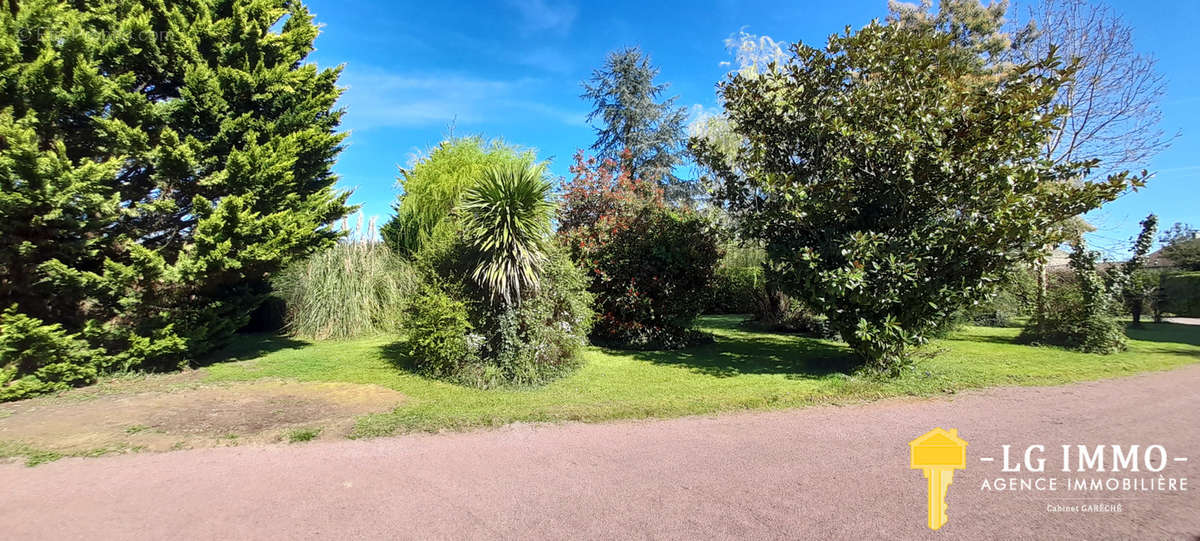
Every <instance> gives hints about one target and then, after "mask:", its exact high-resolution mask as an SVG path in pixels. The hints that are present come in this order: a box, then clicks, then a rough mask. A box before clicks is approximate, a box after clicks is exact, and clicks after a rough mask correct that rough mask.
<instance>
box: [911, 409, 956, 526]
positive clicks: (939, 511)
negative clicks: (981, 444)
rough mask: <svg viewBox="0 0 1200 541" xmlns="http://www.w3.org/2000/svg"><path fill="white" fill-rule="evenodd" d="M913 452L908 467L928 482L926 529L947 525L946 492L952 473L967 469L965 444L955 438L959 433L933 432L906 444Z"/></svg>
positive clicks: (953, 430)
mask: <svg viewBox="0 0 1200 541" xmlns="http://www.w3.org/2000/svg"><path fill="white" fill-rule="evenodd" d="M908 447H909V449H910V450H911V452H912V458H911V460H910V464H909V466H910V467H911V468H912V469H914V470H924V471H925V478H926V479H928V480H929V494H928V496H929V529H930V530H937V529H939V528H941V527H942V526H944V525H946V521H947V520H949V518H948V517H946V490H948V489H949V488H950V483H953V482H954V470H956V469H959V470H961V469H964V468H966V467H967V442H966V441H964V440H962V439H960V438H959V437H958V429H957V428H951V429H950V430H943V429H941V428H935V429H933V430H930V431H929V432H926V433H925V434H924V435H922V436H921V437H919V438H917V439H915V440H913V441H910V442H908Z"/></svg>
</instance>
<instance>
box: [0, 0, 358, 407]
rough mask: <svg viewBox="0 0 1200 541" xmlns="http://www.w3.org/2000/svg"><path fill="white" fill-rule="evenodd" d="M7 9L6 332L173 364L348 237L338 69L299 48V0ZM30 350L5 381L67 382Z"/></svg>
mask: <svg viewBox="0 0 1200 541" xmlns="http://www.w3.org/2000/svg"><path fill="white" fill-rule="evenodd" d="M0 27H2V30H0V309H3V310H5V311H6V312H5V316H6V319H5V320H6V321H21V322H22V325H4V321H0V344H5V343H21V341H20V339H19V338H20V337H14V336H6V335H5V333H9V334H11V333H15V332H18V331H19V330H20V329H27V328H29V321H30V320H31V319H32V320H36V321H39V322H40V324H41V325H43V326H46V327H52V330H53V332H46V331H43V332H40V333H38V336H41V337H45V340H57V339H60V338H61V339H62V340H66V341H70V342H71V344H70V349H71V350H72V351H78V350H79V346H78V344H79V343H80V341H81V340H82V341H84V342H86V343H87V347H88V348H94V349H89V351H93V352H94V354H90V355H86V356H82V355H80V356H75V357H73V358H81V359H87V360H86V361H79V362H88V363H92V364H93V365H94V366H92V367H91V368H94V369H96V370H98V371H100V372H103V371H105V370H111V369H119V368H130V367H142V368H161V367H173V366H178V365H179V364H180V363H183V362H185V360H186V359H187V358H188V357H189V356H192V355H197V354H201V353H203V352H205V351H207V350H209V349H211V348H213V347H215V346H217V345H219V344H220V343H221V342H222V340H223V339H224V338H226V337H228V336H229V335H230V334H231V333H232V332H233V331H234V330H236V329H237V328H238V327H240V326H242V325H243V324H244V323H245V321H246V320H247V318H248V315H249V313H250V311H252V310H253V309H254V308H255V307H256V306H257V305H258V304H259V303H260V302H261V300H262V298H263V297H264V295H265V294H266V293H267V292H268V291H269V286H268V285H267V278H268V276H269V275H270V274H271V273H273V272H275V271H277V270H278V269H280V268H281V267H282V266H283V265H286V264H287V263H289V262H290V261H292V260H294V259H296V258H298V257H303V256H305V255H307V254H309V253H311V252H313V251H314V250H317V249H319V248H322V247H325V246H328V245H330V244H332V243H333V242H334V241H335V239H336V237H337V233H336V232H334V231H333V230H331V229H330V228H329V227H328V225H329V224H330V223H331V222H332V221H334V220H336V219H337V218H339V217H341V216H343V215H345V214H346V213H347V212H348V210H349V209H348V208H347V207H346V204H345V203H346V199H347V197H348V194H346V193H338V192H336V191H335V190H334V189H333V184H334V182H335V181H336V177H335V176H334V175H333V173H332V172H331V166H332V164H333V161H334V159H335V158H336V156H337V154H338V152H339V151H340V149H341V142H342V139H343V137H344V134H342V133H338V132H337V126H338V123H339V120H340V117H341V114H342V113H341V111H340V110H338V109H335V108H334V103H335V101H336V100H337V98H338V95H339V93H340V92H341V89H340V88H339V87H338V86H337V79H338V75H339V73H340V69H319V68H317V66H315V65H313V64H311V63H308V64H306V63H305V62H304V60H305V58H306V57H307V55H308V54H309V53H310V52H311V51H312V50H313V40H314V39H315V38H316V36H317V27H316V25H314V24H313V17H312V15H311V14H310V13H309V12H308V10H307V9H305V7H304V6H303V5H301V3H300V2H298V1H294V0H181V1H172V2H160V1H154V0H103V1H96V2H86V3H84V2H61V1H57V0H29V1H25V2H21V4H20V6H19V9H18V10H15V11H8V10H5V11H3V12H0ZM63 348H66V346H62V348H60V349H63ZM46 350H47V351H54V350H55V349H54V348H47V349H46ZM19 353H20V352H19V351H15V352H14V351H8V350H5V349H4V348H0V386H3V387H10V388H16V387H18V386H17V385H16V383H17V382H20V383H21V385H20V388H22V389H27V390H28V392H29V393H33V392H38V390H39V389H42V388H52V387H53V385H54V384H55V381H54V380H55V378H56V375H55V374H56V373H57V372H61V370H59V371H57V372H56V370H50V369H47V368H46V366H53V362H54V361H55V360H53V359H46V360H43V361H41V362H42V364H44V365H46V366H37V364H38V363H31V362H24V361H22V362H21V363H20V364H21V366H16V365H15V364H14V363H16V362H17V361H16V360H15V359H18V358H20V356H19V355H18V354H19Z"/></svg>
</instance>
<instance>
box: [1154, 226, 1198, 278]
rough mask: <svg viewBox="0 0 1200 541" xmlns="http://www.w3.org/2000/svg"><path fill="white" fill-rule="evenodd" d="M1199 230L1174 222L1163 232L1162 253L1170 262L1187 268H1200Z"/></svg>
mask: <svg viewBox="0 0 1200 541" xmlns="http://www.w3.org/2000/svg"><path fill="white" fill-rule="evenodd" d="M1198 233H1200V232H1197V231H1196V230H1195V229H1193V228H1192V227H1191V226H1189V225H1187V224H1183V223H1178V222H1177V223H1175V225H1173V226H1171V228H1170V229H1168V230H1166V231H1165V232H1163V235H1162V237H1161V239H1160V240H1161V241H1162V242H1163V243H1164V244H1166V246H1164V247H1163V250H1162V255H1163V256H1164V257H1166V258H1167V259H1168V260H1170V261H1171V263H1172V264H1174V265H1178V266H1180V267H1183V268H1185V269H1187V270H1200V234H1198Z"/></svg>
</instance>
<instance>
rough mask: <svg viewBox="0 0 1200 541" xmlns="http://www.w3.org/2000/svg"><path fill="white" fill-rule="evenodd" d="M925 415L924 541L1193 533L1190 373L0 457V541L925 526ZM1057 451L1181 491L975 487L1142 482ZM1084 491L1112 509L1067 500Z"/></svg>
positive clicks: (823, 531) (1194, 391) (670, 535)
mask: <svg viewBox="0 0 1200 541" xmlns="http://www.w3.org/2000/svg"><path fill="white" fill-rule="evenodd" d="M935 426H942V427H945V428H957V429H958V431H959V435H960V436H962V437H963V438H964V439H966V440H967V441H968V442H969V447H968V454H967V457H968V467H967V469H965V470H960V471H958V472H957V473H956V474H955V476H954V484H953V485H951V488H950V496H949V499H948V503H949V511H948V514H949V517H950V521H949V523H948V524H947V525H946V526H945V527H943V528H942V530H941V531H939V532H937V533H936V536H937V537H938V538H947V539H950V538H1010V539H1012V538H1046V537H1056V538H1058V537H1075V538H1132V537H1137V538H1179V539H1195V538H1196V536H1197V535H1200V486H1198V485H1200V471H1198V468H1200V366H1190V367H1186V368H1182V369H1179V370H1175V371H1171V372H1162V373H1155V374H1148V375H1142V376H1136V377H1131V378H1125V379H1119V380H1109V381H1103V382H1092V383H1082V384H1074V385H1068V386H1063V387H1053V388H1005V389H993V390H988V391H982V392H974V393H965V394H962V395H958V396H956V397H953V398H949V399H937V400H887V401H881V402H877V403H874V404H869V405H864V406H853V407H819V408H810V409H804V410H794V411H785V412H771V413H754V414H739V415H728V416H720V417H715V418H685V419H675V420H667V421H640V422H621V423H611V424H598V425H585V424H571V425H561V426H536V427H532V426H517V427H510V428H507V429H502V430H494V431H484V432H473V433H465V434H445V435H417V436H404V437H397V438H386V439H375V440H364V441H336V442H319V443H313V444H306V445H291V446H283V445H275V446H265V447H235V448H214V449H199V450H194V451H184V452H176V453H165V454H141V455H124V456H118V457H112V458H101V459H89V460H84V459H66V460H62V461H59V462H55V463H52V464H47V465H44V466H40V467H37V468H26V467H24V466H21V465H14V464H10V465H4V466H0V524H2V525H3V526H0V528H2V529H0V535H3V537H6V538H12V539H116V538H124V539H129V538H141V539H172V538H201V539H296V538H420V539H435V538H442V539H449V538H456V539H461V538H511V539H527V538H535V539H536V538H558V539H568V538H569V539H592V538H656V539H697V538H714V537H715V538H793V539H794V538H829V537H835V538H882V537H897V536H898V537H901V538H913V537H919V538H930V539H932V538H934V534H931V532H929V531H928V530H927V529H925V479H924V478H922V475H921V473H920V472H919V471H917V470H910V469H908V460H909V457H908V452H909V451H908V442H909V441H910V440H912V439H913V438H915V437H916V436H918V435H920V434H922V433H924V432H925V431H927V430H929V429H931V428H933V427H935ZM1003 444H1011V445H1012V446H1013V449H1014V456H1013V458H1014V459H1020V458H1021V455H1022V454H1023V450H1024V449H1025V448H1026V446H1027V445H1030V444H1042V445H1045V446H1046V449H1047V452H1046V453H1045V455H1044V457H1045V458H1047V459H1048V463H1047V469H1046V473H1043V474H1031V473H1026V472H1022V473H1019V474H1014V473H1002V472H1001V468H1002V464H1001V460H1002V456H1003V455H1002V452H1001V445H1003ZM1062 444H1089V445H1097V444H1122V445H1130V444H1140V445H1142V447H1143V448H1144V447H1146V446H1149V445H1151V444H1160V445H1163V446H1164V447H1165V450H1166V453H1167V455H1168V456H1169V457H1172V459H1173V458H1189V459H1190V460H1188V461H1186V462H1185V461H1182V460H1169V461H1167V463H1166V468H1165V469H1164V470H1163V471H1161V472H1160V473H1161V475H1162V476H1163V477H1164V478H1173V479H1178V478H1188V479H1189V481H1190V482H1191V483H1192V484H1191V485H1188V487H1187V488H1188V490H1187V491H1182V492H1181V491H1178V490H1176V491H1166V492H1137V491H1126V492H1111V493H1099V492H1066V491H1058V492H1032V491H1030V492H995V491H985V490H982V489H981V486H982V483H983V481H984V480H985V479H995V478H997V477H1003V478H1011V477H1016V478H1028V479H1035V478H1037V477H1039V476H1044V477H1059V478H1061V477H1067V476H1089V475H1090V476H1092V477H1107V476H1110V475H1111V476H1120V477H1126V476H1129V477H1139V478H1140V477H1157V476H1158V475H1159V474H1147V473H1140V474H1132V473H1128V474H1127V473H1121V474H1110V473H1103V474H1086V473H1085V474H1074V473H1062V472H1061V471H1060V464H1061V458H1060V454H1061V452H1060V451H1059V449H1060V446H1061V445H1062ZM987 457H990V458H994V459H995V461H994V462H982V461H980V460H979V459H980V458H987ZM1144 471H1145V470H1143V472H1144ZM1060 482H1061V481H1060ZM1081 498H1090V499H1081ZM1097 498H1099V499H1097ZM1092 504H1103V505H1108V506H1110V507H1109V508H1108V509H1109V510H1108V511H1100V512H1091V511H1094V510H1096V509H1102V508H1100V507H1095V508H1083V507H1081V506H1086V505H1092ZM1118 504H1119V505H1121V511H1120V512H1116V511H1113V510H1112V509H1113V507H1112V506H1116V505H1118ZM1053 506H1059V507H1063V508H1068V509H1069V508H1071V507H1072V506H1074V507H1076V508H1077V509H1086V510H1079V511H1077V512H1070V511H1062V510H1059V511H1051V510H1049V509H1050V508H1051V507H1053Z"/></svg>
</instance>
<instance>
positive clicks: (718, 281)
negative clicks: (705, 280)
mask: <svg viewBox="0 0 1200 541" xmlns="http://www.w3.org/2000/svg"><path fill="white" fill-rule="evenodd" d="M765 287H766V281H765V280H764V279H763V271H762V268H761V267H725V266H721V267H717V270H716V271H715V272H714V273H713V281H712V285H711V286H710V287H709V298H708V304H707V306H705V308H704V312H705V313H708V314H750V313H754V311H755V309H756V308H757V305H758V303H757V299H758V297H759V295H761V294H762V292H763V289H764V288H765Z"/></svg>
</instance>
